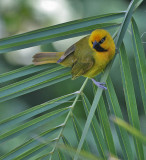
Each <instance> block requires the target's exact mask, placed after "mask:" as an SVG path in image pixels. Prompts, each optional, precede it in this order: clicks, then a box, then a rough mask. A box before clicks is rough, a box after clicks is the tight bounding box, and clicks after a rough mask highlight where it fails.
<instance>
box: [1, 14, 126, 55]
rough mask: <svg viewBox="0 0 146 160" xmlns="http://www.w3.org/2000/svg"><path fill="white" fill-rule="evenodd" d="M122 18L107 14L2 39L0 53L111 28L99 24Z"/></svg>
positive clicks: (117, 15)
mask: <svg viewBox="0 0 146 160" xmlns="http://www.w3.org/2000/svg"><path fill="white" fill-rule="evenodd" d="M122 16H124V12H119V13H109V14H105V15H99V16H93V17H89V18H84V19H80V20H75V21H71V22H67V23H63V24H59V25H55V26H51V27H47V28H42V29H39V30H35V31H31V32H27V33H23V34H19V35H15V36H12V37H8V38H3V39H1V40H0V53H4V52H9V51H13V50H18V49H22V48H27V47H31V46H35V45H40V44H43V43H51V42H54V41H56V40H61V39H65V38H71V37H74V36H79V35H84V34H88V33H90V32H91V30H93V29H96V28H104V27H108V26H113V24H112V23H111V24H112V25H111V24H110V25H107V24H101V23H107V21H111V20H113V19H117V18H121V17H122ZM91 24H92V25H91Z"/></svg>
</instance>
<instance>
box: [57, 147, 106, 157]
mask: <svg viewBox="0 0 146 160" xmlns="http://www.w3.org/2000/svg"><path fill="white" fill-rule="evenodd" d="M57 148H59V149H60V150H62V151H63V152H65V153H66V154H72V155H75V153H76V149H75V148H72V147H70V146H65V145H61V144H60V145H58V146H57ZM79 159H80V160H103V159H102V158H98V157H96V156H95V155H93V154H91V153H90V152H87V151H84V150H81V152H80V153H79Z"/></svg>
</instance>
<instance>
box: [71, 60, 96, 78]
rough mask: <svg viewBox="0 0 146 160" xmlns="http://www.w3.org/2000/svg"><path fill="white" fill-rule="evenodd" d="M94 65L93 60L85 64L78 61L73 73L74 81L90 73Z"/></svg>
mask: <svg viewBox="0 0 146 160" xmlns="http://www.w3.org/2000/svg"><path fill="white" fill-rule="evenodd" d="M93 65H94V60H93V59H92V60H90V61H88V62H85V63H84V62H78V61H76V63H74V65H73V67H72V71H71V74H72V79H76V78H77V77H79V76H82V75H84V74H85V73H86V72H87V71H89V70H90V69H91V68H92V66H93Z"/></svg>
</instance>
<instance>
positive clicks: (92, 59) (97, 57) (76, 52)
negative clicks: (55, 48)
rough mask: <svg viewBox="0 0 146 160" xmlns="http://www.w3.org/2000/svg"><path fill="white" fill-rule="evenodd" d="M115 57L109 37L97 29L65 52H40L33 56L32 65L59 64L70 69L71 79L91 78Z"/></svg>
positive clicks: (106, 33) (113, 45)
mask: <svg viewBox="0 0 146 160" xmlns="http://www.w3.org/2000/svg"><path fill="white" fill-rule="evenodd" d="M114 55H115V44H114V41H113V39H112V37H111V35H110V34H109V33H108V32H107V31H106V30H103V29H97V30H95V31H93V32H92V33H91V35H88V36H86V37H84V38H82V39H81V40H79V41H78V42H76V43H75V44H73V45H72V46H71V47H69V48H68V49H67V50H66V51H65V52H42V53H38V54H36V55H34V57H33V58H34V60H33V62H34V64H35V65H42V64H46V63H60V64H61V65H63V66H65V67H72V78H73V79H75V78H76V77H78V76H85V77H89V78H92V77H94V76H96V75H98V74H99V73H100V72H102V71H103V70H104V68H105V67H106V65H107V64H108V63H109V61H110V60H111V59H112V58H113V56H114Z"/></svg>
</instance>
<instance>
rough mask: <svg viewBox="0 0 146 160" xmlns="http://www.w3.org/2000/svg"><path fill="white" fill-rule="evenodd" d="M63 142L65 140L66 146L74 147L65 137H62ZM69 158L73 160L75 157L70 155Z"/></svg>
mask: <svg viewBox="0 0 146 160" xmlns="http://www.w3.org/2000/svg"><path fill="white" fill-rule="evenodd" d="M62 140H63V143H64V145H66V146H70V147H72V145H71V144H70V142H69V141H68V140H67V139H66V137H65V136H62ZM68 156H69V158H68V159H73V156H72V155H71V154H70V155H68Z"/></svg>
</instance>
